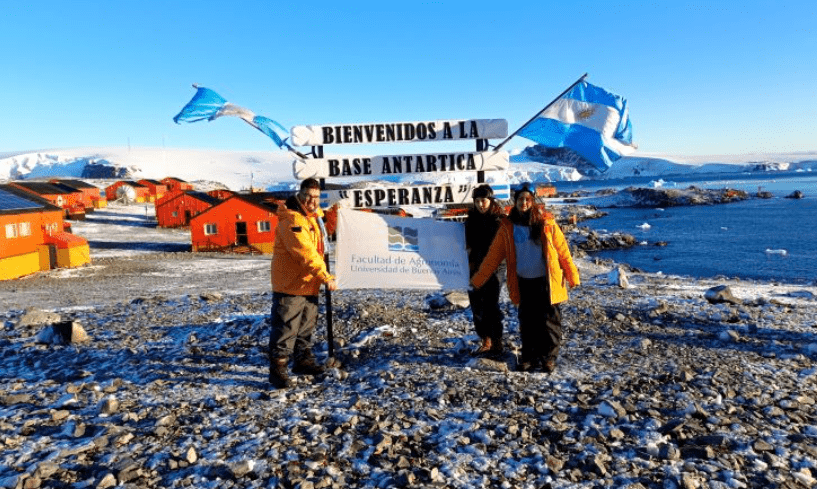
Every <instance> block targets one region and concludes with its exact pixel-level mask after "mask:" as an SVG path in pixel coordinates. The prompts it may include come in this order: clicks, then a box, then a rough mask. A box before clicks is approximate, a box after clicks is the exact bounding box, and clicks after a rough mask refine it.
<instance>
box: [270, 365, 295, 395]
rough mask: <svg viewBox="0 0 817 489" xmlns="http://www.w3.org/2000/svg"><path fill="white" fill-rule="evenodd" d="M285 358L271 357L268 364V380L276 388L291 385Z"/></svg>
mask: <svg viewBox="0 0 817 489" xmlns="http://www.w3.org/2000/svg"><path fill="white" fill-rule="evenodd" d="M287 363H288V360H287V359H286V358H271V359H270V364H269V382H270V384H272V385H273V386H274V387H275V388H276V389H285V388H287V387H292V380H290V378H289V373H288V372H287Z"/></svg>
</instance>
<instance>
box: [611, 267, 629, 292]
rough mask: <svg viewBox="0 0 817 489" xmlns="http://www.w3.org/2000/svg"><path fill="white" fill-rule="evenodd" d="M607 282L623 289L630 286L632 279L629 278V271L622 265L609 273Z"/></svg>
mask: <svg viewBox="0 0 817 489" xmlns="http://www.w3.org/2000/svg"><path fill="white" fill-rule="evenodd" d="M607 283H608V284H610V285H617V286H619V287H621V288H622V289H627V288H629V287H630V281H629V280H628V279H627V272H625V271H624V269H623V268H622V267H620V266H619V267H616V268H614V269H613V270H611V271H610V273H608V274H607Z"/></svg>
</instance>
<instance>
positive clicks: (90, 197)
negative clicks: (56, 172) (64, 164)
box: [48, 178, 108, 212]
mask: <svg viewBox="0 0 817 489" xmlns="http://www.w3.org/2000/svg"><path fill="white" fill-rule="evenodd" d="M48 183H50V184H52V185H56V186H57V187H60V188H64V189H66V190H76V191H79V192H80V202H81V203H82V206H83V207H84V208H85V212H93V211H94V209H100V208H102V207H105V206H107V205H108V201H107V199H106V198H105V197H103V196H102V192H101V191H100V189H99V187H97V186H96V185H91V184H90V183H87V182H83V181H82V180H66V179H59V178H55V179H52V180H49V182H48Z"/></svg>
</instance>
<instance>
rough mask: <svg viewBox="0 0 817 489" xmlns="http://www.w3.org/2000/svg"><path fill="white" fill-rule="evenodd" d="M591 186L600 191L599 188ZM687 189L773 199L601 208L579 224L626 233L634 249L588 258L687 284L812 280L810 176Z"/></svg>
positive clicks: (814, 238) (816, 219)
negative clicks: (797, 192)
mask: <svg viewBox="0 0 817 489" xmlns="http://www.w3.org/2000/svg"><path fill="white" fill-rule="evenodd" d="M593 184H594V186H596V185H598V187H599V188H604V185H603V184H602V182H593ZM622 184H623V185H624V186H629V185H626V183H622ZM670 184H672V183H670ZM663 185H665V186H666V185H667V182H664V183H663ZM689 185H695V186H697V187H700V188H711V189H720V188H727V187H728V188H735V189H740V190H746V191H747V192H749V193H750V194H752V195H754V194H756V193H757V191H758V187H760V190H762V191H766V192H770V193H772V194H773V195H774V197H772V198H770V199H761V198H757V197H752V198H750V199H748V200H744V201H739V202H732V203H728V204H715V205H697V206H679V207H668V208H606V209H603V210H604V211H605V212H608V215H606V216H604V217H602V218H599V219H592V220H589V221H585V222H583V223H582V225H584V226H587V227H589V228H590V229H593V230H596V231H598V232H602V231H606V232H622V233H626V234H630V235H633V236H634V237H635V238H636V239H637V240H638V241H639V242H640V243H641V244H639V245H636V246H634V247H632V248H630V249H624V250H603V251H597V252H592V253H591V256H595V257H600V258H609V259H612V260H614V261H616V262H620V263H626V264H628V265H630V266H632V267H635V268H638V269H640V270H643V271H645V272H651V273H664V274H667V275H681V276H690V277H694V278H711V277H718V276H724V277H730V278H740V279H750V280H763V281H780V282H786V283H798V284H799V283H802V284H807V283H813V282H815V281H817V260H814V256H815V253H814V243H817V175H814V174H811V173H809V174H807V175H802V174H800V175H797V176H794V177H792V176H784V177H779V176H776V178H774V179H765V180H764V179H759V178H740V179H736V178H734V176H729V177H727V178H708V179H706V180H688V181H686V182H683V184H682V185H677V186H678V187H679V188H686V187H688V186H689ZM642 186H643V185H642ZM563 188H564V187H563V186H560V190H563ZM622 188H623V187H622ZM752 189H754V190H752ZM795 190H800V191H802V192H803V193H804V198H802V199H789V198H785V197H786V196H787V195H790V194H791V193H792V192H794V191H795ZM657 242H666V246H657V245H656V243H657Z"/></svg>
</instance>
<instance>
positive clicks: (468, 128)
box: [290, 119, 508, 146]
mask: <svg viewBox="0 0 817 489" xmlns="http://www.w3.org/2000/svg"><path fill="white" fill-rule="evenodd" d="M290 134H291V137H292V144H293V146H323V145H326V144H376V143H415V142H420V143H422V142H429V141H458V140H462V139H496V138H506V137H508V121H506V120H505V119H448V120H433V121H419V122H371V123H363V124H328V125H308V126H294V127H293V128H292V130H291V131H290Z"/></svg>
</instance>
